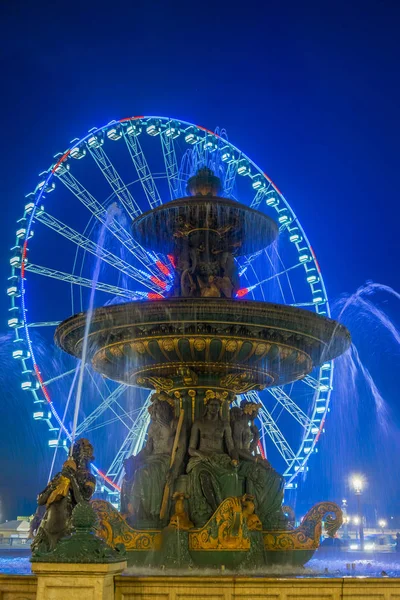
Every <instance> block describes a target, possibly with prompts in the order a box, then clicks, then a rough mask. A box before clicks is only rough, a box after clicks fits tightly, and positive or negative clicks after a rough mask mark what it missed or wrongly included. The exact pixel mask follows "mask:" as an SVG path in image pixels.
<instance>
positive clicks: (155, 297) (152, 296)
mask: <svg viewBox="0 0 400 600" xmlns="http://www.w3.org/2000/svg"><path fill="white" fill-rule="evenodd" d="M147 298H148V299H149V300H160V299H161V298H162V296H160V294H153V293H152V292H149V293H148V294H147Z"/></svg>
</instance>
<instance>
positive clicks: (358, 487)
mask: <svg viewBox="0 0 400 600" xmlns="http://www.w3.org/2000/svg"><path fill="white" fill-rule="evenodd" d="M350 483H351V487H352V488H353V489H354V491H355V493H356V494H361V492H362V491H363V489H364V484H365V480H364V477H363V476H362V475H353V476H352V477H351V479H350Z"/></svg>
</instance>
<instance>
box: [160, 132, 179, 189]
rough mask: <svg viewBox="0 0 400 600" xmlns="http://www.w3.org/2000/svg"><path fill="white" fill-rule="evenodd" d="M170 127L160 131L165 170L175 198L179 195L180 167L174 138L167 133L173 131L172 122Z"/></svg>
mask: <svg viewBox="0 0 400 600" xmlns="http://www.w3.org/2000/svg"><path fill="white" fill-rule="evenodd" d="M169 125H170V126H169V128H168V125H167V128H166V129H164V130H163V131H162V132H161V133H160V140H161V147H162V151H163V156H164V164H165V171H166V174H167V179H168V186H169V192H170V195H171V200H175V198H178V195H179V168H178V161H177V158H176V152H175V143H174V138H173V137H172V136H171V135H167V132H169V131H171V124H169Z"/></svg>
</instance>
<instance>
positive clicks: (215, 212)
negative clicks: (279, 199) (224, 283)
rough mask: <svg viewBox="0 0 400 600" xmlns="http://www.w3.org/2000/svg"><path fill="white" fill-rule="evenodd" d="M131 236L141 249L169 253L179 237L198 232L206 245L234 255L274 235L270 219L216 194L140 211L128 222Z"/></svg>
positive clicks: (251, 249) (274, 226) (252, 249)
mask: <svg viewBox="0 0 400 600" xmlns="http://www.w3.org/2000/svg"><path fill="white" fill-rule="evenodd" d="M132 232H133V237H134V239H135V240H136V241H137V242H139V244H141V245H142V246H143V247H144V248H150V249H151V250H153V251H155V252H162V253H164V254H169V253H170V252H173V250H174V246H175V242H176V241H177V240H178V239H179V238H182V237H190V238H193V236H195V235H199V236H200V238H204V236H205V235H207V236H208V238H209V245H210V249H211V251H212V247H213V246H215V247H218V246H219V245H220V244H221V243H222V244H223V245H225V246H226V247H227V248H228V247H230V248H235V255H236V256H239V255H243V254H252V253H254V252H257V251H258V250H261V249H262V248H266V247H267V246H269V245H270V244H271V243H272V242H273V241H274V240H275V239H276V238H277V236H278V233H279V231H278V226H277V224H276V223H275V221H274V220H273V219H271V218H270V217H268V216H267V215H265V214H264V213H262V212H259V211H258V210H254V209H253V208H249V207H248V206H245V205H244V204H240V203H239V202H235V201H234V200H229V199H227V198H219V197H216V196H189V197H185V198H179V199H178V200H173V201H172V202H168V203H167V204H164V205H162V206H159V207H157V208H155V209H153V210H151V211H148V212H146V213H143V214H142V215H140V217H137V219H135V220H134V222H133V224H132Z"/></svg>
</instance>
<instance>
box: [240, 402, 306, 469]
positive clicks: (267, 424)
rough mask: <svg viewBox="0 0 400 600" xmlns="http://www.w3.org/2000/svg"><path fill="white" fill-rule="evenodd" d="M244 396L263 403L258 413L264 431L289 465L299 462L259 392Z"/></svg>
mask: <svg viewBox="0 0 400 600" xmlns="http://www.w3.org/2000/svg"><path fill="white" fill-rule="evenodd" d="M244 396H245V397H246V399H248V400H249V401H250V402H257V403H259V404H261V408H260V411H259V413H258V414H259V419H260V421H261V423H262V426H263V431H265V432H266V433H267V434H268V435H269V437H270V438H271V440H272V442H273V443H274V444H275V446H276V449H277V450H278V452H279V454H280V455H281V456H282V458H283V459H284V461H285V462H286V464H287V465H288V466H292V465H293V463H295V462H298V459H297V457H296V455H295V453H294V452H293V450H292V448H291V447H290V445H289V444H288V442H287V441H286V438H285V437H284V435H283V434H282V432H281V430H280V429H279V427H278V425H277V423H276V422H275V420H274V419H273V417H272V415H271V413H270V412H269V411H268V410H267V408H266V407H265V405H264V403H263V401H262V399H261V398H260V396H259V394H258V393H257V392H248V393H247V394H244Z"/></svg>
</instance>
